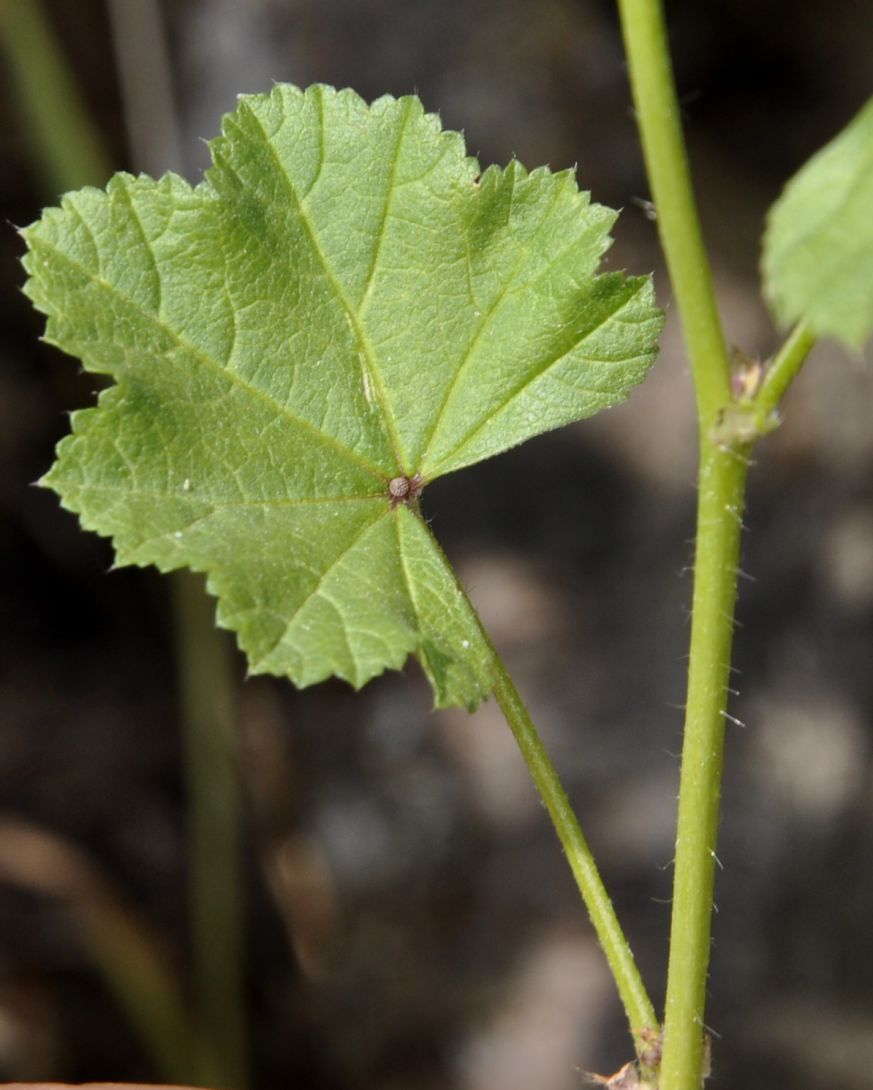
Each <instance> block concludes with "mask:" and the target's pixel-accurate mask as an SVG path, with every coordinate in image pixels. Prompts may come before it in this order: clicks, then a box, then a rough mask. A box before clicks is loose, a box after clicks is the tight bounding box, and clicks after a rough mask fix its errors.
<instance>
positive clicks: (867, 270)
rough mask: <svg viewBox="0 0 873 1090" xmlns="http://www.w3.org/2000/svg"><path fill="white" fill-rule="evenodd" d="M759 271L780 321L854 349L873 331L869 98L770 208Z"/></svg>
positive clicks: (872, 123) (872, 119) (872, 116)
mask: <svg viewBox="0 0 873 1090" xmlns="http://www.w3.org/2000/svg"><path fill="white" fill-rule="evenodd" d="M763 276H764V292H765V294H766V296H767V298H768V300H769V302H770V306H771V308H772V310H773V314H774V315H775V317H776V318H777V320H778V321H779V322H781V323H783V324H785V325H789V324H792V323H794V322H797V321H801V320H803V321H805V322H807V323H808V325H809V326H810V328H811V329H812V330H813V332H814V333H815V334H816V335H817V336H829V337H833V338H834V339H835V340H838V341H840V342H842V343H843V344H844V345H846V346H847V347H848V348H853V349H860V348H861V347H862V346H863V345H864V343H865V342H866V341H867V339H868V338H869V337H870V335H871V333H873V99H871V101H870V102H868V103H867V105H866V106H865V107H864V108H863V109H862V110H861V112H860V113H859V114H858V115H857V116H856V117H855V118H854V120H853V121H851V122H850V124H849V125H848V126H847V127H846V128H845V129H844V130H843V131H842V132H841V133H840V134H839V135H838V136H837V137H836V138H835V139H834V140H832V141H831V142H830V143H829V144H827V145H826V146H825V147H824V148H822V149H821V151H819V152H818V153H817V154H816V155H814V156H813V157H812V158H811V159H810V160H809V162H808V163H806V165H805V166H803V167H802V168H801V169H800V171H798V173H797V174H795V176H794V177H793V178H792V179H791V181H789V182H788V184H787V185H786V187H785V190H784V192H783V194H782V196H781V197H780V198H779V200H778V201H777V202H776V203H775V204H774V205H773V207H772V208H771V210H770V213H769V216H768V222H767V229H766V232H765V235H764V252H763Z"/></svg>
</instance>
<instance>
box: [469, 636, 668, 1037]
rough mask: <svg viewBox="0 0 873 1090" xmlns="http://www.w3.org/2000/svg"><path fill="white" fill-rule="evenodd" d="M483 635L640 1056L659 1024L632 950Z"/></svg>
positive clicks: (504, 705)
mask: <svg viewBox="0 0 873 1090" xmlns="http://www.w3.org/2000/svg"><path fill="white" fill-rule="evenodd" d="M483 633H484V630H483ZM484 635H485V639H486V641H487V642H488V645H489V647H490V648H491V652H492V655H493V670H494V678H495V681H494V696H495V697H496V699H497V702H498V704H499V705H500V709H501V711H502V712H503V714H504V716H505V718H506V722H507V723H508V724H509V727H510V729H511V730H512V733H513V734H514V735H515V740H516V742H517V743H518V746H519V749H520V750H521V753H522V756H523V757H524V760H525V763H526V764H527V767H528V771H529V772H530V775H531V778H532V779H533V782H534V784H535V785H536V789H537V791H538V792H539V793H540V797H541V798H542V800H543V802H544V803H545V806H546V810H547V811H548V813H549V817H550V818H551V819H552V824H553V825H554V827H555V832H556V833H557V834H558V839H559V840H560V841H561V845H562V846H563V848H564V852H565V853H566V856H567V862H568V863H569V864H570V870H571V871H572V872H573V877H574V878H575V879H576V885H577V886H578V887H579V892H580V893H581V894H582V899H583V901H584V902H585V906H586V908H587V909H588V914H589V916H590V917H591V922H592V924H593V925H594V930H595V931H596V933H597V937H598V939H599V940H600V945H601V946H602V947H603V952H604V954H605V955H606V960H607V962H608V963H609V967H610V970H611V971H612V975H613V977H614V979H615V982H616V985H617V986H618V992H619V995H620V997H621V1001H622V1004H623V1006H624V1009H625V1013H626V1014H627V1019H628V1024H629V1026H630V1029H631V1033H632V1035H633V1037H634V1041H635V1044H636V1047H637V1054H638V1055H639V1054H640V1053H641V1052H642V1051H643V1050H644V1048H645V1047H646V1041H645V1039H644V1037H643V1036H642V1035H641V1032H640V1031H641V1030H649V1029H656V1028H657V1026H658V1020H657V1018H656V1016H655V1009H654V1007H653V1006H652V1002H651V1000H650V999H649V997H648V994H647V993H646V989H645V986H644V984H643V981H642V978H641V976H640V972H639V969H638V968H637V966H636V962H635V961H634V957H633V953H632V952H631V948H630V946H629V944H628V941H627V939H626V938H625V936H624V932H623V931H622V929H621V925H620V924H619V922H618V917H617V916H616V914H615V909H614V908H613V905H612V901H611V900H610V898H609V894H608V893H607V892H606V888H605V886H604V885H603V880H602V879H601V877H600V874H599V873H598V870H597V867H596V865H595V863H594V857H593V856H592V854H591V849H590V848H589V847H588V843H587V842H586V840H585V837H584V836H583V834H582V830H581V829H580V827H579V822H578V821H577V819H576V815H575V814H574V813H573V810H572V808H571V806H570V802H569V799H568V798H567V793H566V791H565V790H564V788H563V786H562V785H561V781H560V780H559V778H558V774H557V772H556V771H555V767H554V765H553V764H552V762H551V760H550V759H549V755H548V753H547V752H546V749H545V746H544V745H543V742H542V739H541V738H540V736H539V734H538V733H537V730H536V727H535V726H534V725H533V722H532V720H531V717H530V714H529V713H528V710H527V708H526V707H525V706H524V702H523V701H522V699H521V697H520V696H519V693H518V690H517V689H516V687H515V685H514V684H513V682H512V679H511V678H510V676H509V674H508V673H507V671H506V667H505V666H504V664H503V662H502V660H501V659H500V656H499V655H498V654H497V652H496V651H495V650H494V647H493V645H492V644H491V641H490V640H489V639H488V635H487V633H484Z"/></svg>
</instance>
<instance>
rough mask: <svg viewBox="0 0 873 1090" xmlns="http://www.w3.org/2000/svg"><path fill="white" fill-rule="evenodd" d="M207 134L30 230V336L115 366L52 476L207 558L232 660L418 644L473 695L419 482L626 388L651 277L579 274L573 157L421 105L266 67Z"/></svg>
mask: <svg viewBox="0 0 873 1090" xmlns="http://www.w3.org/2000/svg"><path fill="white" fill-rule="evenodd" d="M212 154H213V161H214V166H213V167H212V169H211V170H210V171H209V172H208V173H207V176H206V179H205V180H204V181H203V182H202V183H201V184H200V185H198V186H197V187H196V188H191V187H190V186H189V185H187V184H186V183H185V182H184V181H182V180H181V179H180V178H177V177H174V176H173V175H167V176H165V177H163V178H162V179H160V180H159V181H153V180H151V179H150V178H146V177H139V178H132V177H130V176H129V175H124V174H121V175H117V176H116V177H115V178H113V180H112V181H111V182H110V183H109V186H108V187H107V190H106V191H105V192H102V191H98V190H95V189H85V190H82V191H81V192H78V193H73V194H70V195H68V196H67V197H65V198H64V200H63V203H62V207H61V208H60V209H53V210H49V211H47V212H46V213H45V214H44V215H43V217H42V219H41V220H40V221H39V222H38V223H37V224H35V225H33V226H32V227H30V228H28V229H27V230H26V231H25V232H24V233H25V237H26V240H27V243H28V246H29V247H30V253H29V255H28V256H27V258H26V259H25V260H26V266H27V269H28V271H29V273H30V275H31V279H30V281H29V283H28V286H27V289H26V290H27V292H28V294H29V295H30V297H31V298H32V299H33V301H34V303H35V304H36V306H37V307H38V308H39V309H40V310H42V311H44V312H45V313H46V314H47V315H48V323H47V333H46V336H47V339H48V340H50V341H52V342H53V343H55V344H57V345H59V346H60V347H61V348H63V349H65V350H66V351H67V352H69V353H71V354H72V355H75V356H79V357H80V358H81V359H82V360H83V362H84V364H85V367H86V368H87V369H88V370H90V371H95V372H100V373H104V374H107V375H111V376H112V377H113V378H114V380H115V385H113V386H111V387H110V388H109V389H107V390H105V391H104V392H103V393H102V394H101V396H100V398H99V401H98V405H97V407H96V408H92V409H87V410H84V411H81V412H78V413H76V414H74V417H73V433H72V435H71V436H68V437H67V438H66V439H65V440H63V441H62V442H61V444H60V446H59V448H58V459H57V462H56V464H55V466H54V467H53V469H52V470H51V471H50V472H49V474H48V475H47V477H46V478H45V482H46V483H47V484H48V485H50V486H51V487H52V488H54V489H55V490H56V491H57V492H58V493H59V494H60V496H61V497H62V501H63V504H64V506H66V507H67V508H69V509H70V510H73V511H75V512H77V513H78V514H79V515H80V517H81V521H82V523H83V525H85V526H86V527H88V528H89V529H93V530H96V531H97V532H98V533H101V534H105V535H107V536H110V537H112V539H113V541H114V544H115V549H116V553H117V556H118V562H119V563H120V564H141V565H145V564H155V565H157V567H159V568H160V569H161V570H164V571H167V570H170V569H173V568H179V567H182V566H187V567H190V568H193V569H195V570H198V571H206V572H208V573H209V587H210V590H211V592H212V593H213V594H215V595H217V597H218V599H219V606H218V620H219V623H220V624H221V625H223V626H225V627H227V628H230V629H233V630H235V631H236V632H237V633H238V634H239V642H240V645H241V646H242V648H243V649H244V650H245V652H246V654H247V655H248V658H249V662H250V665H251V670H252V671H253V672H265V671H266V672H270V673H275V674H285V675H287V676H289V677H290V678H292V679H293V681H294V682H295V683H296V684H298V685H308V684H311V683H313V682H316V681H319V680H321V679H323V678H326V677H328V676H330V675H332V674H335V675H338V676H339V677H342V678H345V679H346V680H348V681H349V682H351V683H352V684H353V685H355V686H360V685H363V684H364V682H366V681H367V680H368V679H370V678H371V677H373V676H374V675H376V674H378V673H380V672H381V671H383V670H384V669H386V668H387V667H394V668H399V667H400V666H401V665H402V664H403V662H404V660H405V659H406V657H407V656H408V655H409V654H410V653H415V654H416V655H417V656H418V657H419V659H420V660H421V662H422V665H423V666H424V669H425V671H426V672H427V674H428V676H429V678H430V681H431V683H432V685H433V688H434V693H435V697H436V702H437V704H438V705H446V704H465V705H468V706H471V707H472V706H474V705H475V704H476V703H477V702H478V701H480V700H481V699H483V698H484V697H485V696H487V695H488V693H489V691H490V689H491V674H490V663H491V658H492V655H491V651H490V647H489V645H488V643H487V640H486V639H485V637H484V636H483V635H482V633H481V631H480V628H479V625H478V622H477V620H476V617H475V615H474V614H473V612H472V609H471V607H470V605H469V602H468V601H467V598H466V596H465V595H464V594H463V592H462V590H461V589H460V587H459V586H458V584H457V581H456V579H455V576H454V573H453V572H452V570H451V568H450V567H449V566H448V563H447V562H446V560H445V558H444V556H443V554H442V552H441V551H440V549H439V546H438V545H437V544H436V542H435V541H434V539H433V538H432V536H431V534H430V531H429V529H428V526H427V524H426V522H425V521H424V520H423V518H422V516H421V513H420V510H419V493H420V491H421V489H422V488H423V487H424V486H425V485H426V484H427V483H429V482H430V481H432V480H434V479H435V478H437V477H439V476H442V475H443V474H446V473H449V472H451V471H453V470H456V469H459V468H460V467H462V466H465V465H469V464H471V463H473V462H476V461H479V460H480V459H482V458H487V457H490V456H491V455H493V454H496V453H498V452H499V451H502V450H505V449H506V448H508V447H511V446H514V445H515V444H516V443H520V442H521V441H522V440H524V439H526V438H528V437H529V436H532V435H536V434H538V433H540V432H543V431H545V430H547V429H549V428H554V427H557V426H559V425H561V424H565V423H567V422H569V421H572V420H577V419H579V418H580V417H583V416H588V415H590V414H591V413H594V412H596V411H597V410H599V409H602V408H604V407H606V406H608V405H612V404H615V403H616V402H618V401H620V400H621V399H622V398H623V397H625V396H626V394H627V393H628V390H629V388H630V387H631V386H632V385H633V384H634V383H637V382H639V381H640V380H641V379H642V378H643V376H644V374H645V372H646V369H647V368H648V366H649V365H650V364H651V362H652V360H653V357H654V352H655V339H656V337H657V334H658V332H659V330H660V326H661V315H660V312H659V311H657V310H656V309H655V307H654V305H653V300H652V288H651V283H650V281H649V278H647V277H641V278H626V277H624V276H622V275H620V274H615V273H613V274H610V275H605V276H600V277H596V276H595V271H596V269H597V266H598V264H599V261H600V258H601V256H602V254H603V252H604V250H605V249H606V247H607V246H608V244H609V239H608V236H607V232H608V229H609V227H610V225H611V224H612V222H613V220H614V218H615V216H614V213H612V212H610V211H608V210H606V209H604V208H601V207H599V206H597V205H592V204H590V203H589V199H588V195H587V194H584V193H580V192H579V191H578V190H577V188H576V185H575V182H574V179H573V177H572V175H571V174H570V173H569V172H564V173H559V174H552V173H550V172H549V171H548V170H545V169H541V170H537V171H534V172H533V173H532V174H528V173H527V172H526V171H525V170H524V169H523V168H522V167H521V166H520V165H519V164H518V163H515V162H513V163H510V164H509V166H508V167H507V168H506V169H505V170H499V169H497V168H495V167H491V168H489V169H488V170H486V171H485V173H484V174H482V175H481V177H480V175H479V167H478V165H477V163H476V161H475V160H474V159H471V158H469V157H467V155H466V153H465V150H464V145H463V140H462V138H461V136H460V135H459V134H457V133H451V132H442V131H441V129H440V124H439V120H438V119H437V118H436V117H435V116H434V115H432V114H425V113H424V111H423V109H422V107H421V104H420V103H419V101H418V100H417V99H416V98H404V99H400V100H395V99H392V98H382V99H379V100H378V101H377V102H375V103H373V104H372V105H371V106H367V104H366V103H365V102H363V101H362V100H361V99H360V98H359V97H358V96H357V95H356V94H354V93H353V92H350V91H341V92H336V91H334V90H332V89H331V88H327V87H321V86H318V87H312V88H310V89H309V90H308V91H306V92H305V93H304V92H302V91H300V90H298V89H296V88H294V87H289V86H277V87H276V88H275V89H274V90H273V91H272V93H271V94H269V95H255V96H251V97H245V98H242V99H241V100H240V103H239V107H238V108H237V110H236V111H235V112H234V113H233V114H231V115H229V116H228V117H226V118H225V120H224V126H223V135H222V136H221V137H220V138H218V139H217V140H215V141H214V142H213V143H212ZM392 482H394V484H392ZM404 492H405V495H398V494H397V493H404Z"/></svg>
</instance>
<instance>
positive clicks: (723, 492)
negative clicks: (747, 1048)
mask: <svg viewBox="0 0 873 1090" xmlns="http://www.w3.org/2000/svg"><path fill="white" fill-rule="evenodd" d="M747 472H748V459H747V458H746V457H745V456H744V454H743V453H742V452H735V451H733V450H730V449H728V448H719V447H717V446H715V445H714V444H711V443H706V444H704V447H703V449H702V452H701V458H700V476H699V486H700V494H699V499H698V512H697V542H696V549H695V566H694V596H693V600H692V619H691V649H690V655H689V668H688V698H687V704H686V710H685V729H684V735H683V746H682V771H681V777H680V785H679V816H678V822H677V829H676V855H675V873H674V879H673V914H672V921H671V929H670V961H669V969H668V972H667V997H666V1005H665V1013H664V1052H663V1059H662V1064H661V1083H660V1085H661V1086H662V1087H663V1088H664V1090H699V1088H700V1085H701V1068H702V1061H703V1017H704V1008H705V1004H706V978H707V971H708V966H709V950H710V927H711V916H712V905H713V898H714V888H715V865H716V854H715V849H716V839H717V833H718V812H719V802H720V798H721V777H722V766H723V751H724V731H725V713H726V702H727V689H728V680H729V673H730V661H731V645H732V642H733V617H734V606H735V603H736V594H737V567H738V564H739V552H740V534H741V529H742V509H743V496H744V493H745V486H746V476H747Z"/></svg>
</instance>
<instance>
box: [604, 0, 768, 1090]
mask: <svg viewBox="0 0 873 1090" xmlns="http://www.w3.org/2000/svg"><path fill="white" fill-rule="evenodd" d="M619 9H620V12H621V20H622V30H623V34H624V38H625V46H626V49H627V55H628V61H629V66H630V77H631V86H632V89H633V96H634V104H635V106H636V111H637V120H638V123H639V127H640V133H641V137H642V144H643V151H644V154H645V160H646V169H647V171H648V175H649V182H650V185H651V188H652V196H653V198H654V202H655V208H656V210H657V214H658V227H659V232H660V236H661V244H662V246H663V248H664V253H665V256H666V259H667V266H668V269H669V271H670V279H671V282H672V285H673V291H674V294H675V297H676V303H677V306H678V309H679V315H680V318H681V321H682V327H683V332H684V334H685V340H686V344H687V347H688V354H689V359H690V363H691V371H692V375H693V377H694V387H695V393H696V397H697V411H698V424H699V430H700V468H699V481H698V486H699V495H698V518H697V543H696V551H695V574H694V595H693V604H692V622H691V649H690V657H689V670H688V696H687V703H686V714H685V728H684V742H683V749H682V769H681V774H680V785H679V815H678V822H677V832H676V857H675V873H674V892H673V914H672V922H671V931H670V960H669V968H668V973H667V997H666V1005H665V1018H664V1044H663V1058H662V1064H661V1075H660V1086H661V1087H662V1088H663V1090H699V1088H700V1085H701V1081H702V1074H701V1072H702V1066H703V1048H704V1041H703V1019H704V1010H705V1003H706V979H707V972H708V967H709V951H710V929H711V917H712V905H713V895H714V882H715V860H716V856H715V849H716V837H717V829H718V811H719V801H720V796H721V776H722V764H723V750H724V724H725V718H724V717H725V713H726V704H727V688H728V676H729V671H730V655H731V644H732V637H733V619H734V608H735V604H736V579H737V575H736V572H737V564H738V561H739V548H740V533H741V520H742V510H743V503H744V494H745V484H746V475H747V471H748V459H747V457H746V450H745V448H744V447H742V446H740V445H739V444H737V445H736V446H734V447H733V448H732V447H731V446H724V445H720V444H719V442H718V441H717V439H716V436H715V434H714V429H715V426H716V425H717V424H718V423H719V422H720V420H721V419H722V416H723V414H724V412H725V410H726V409H727V408H728V407H729V406H730V404H731V389H730V366H729V362H728V359H727V353H726V349H725V341H724V334H723V332H722V328H721V322H720V319H719V316H718V310H717V308H716V303H715V295H714V291H713V285H712V274H711V271H710V267H709V262H708V260H707V256H706V251H705V249H704V245H703V235H702V231H701V228H700V223H699V220H698V216H697V208H696V205H695V201H694V194H693V192H692V187H691V177H690V173H689V168H688V160H687V156H686V152H685V145H684V140H683V136H682V128H681V124H680V116H679V104H678V101H677V97H676V90H675V86H674V83H673V76H672V70H671V63H670V54H669V48H668V44H667V32H666V27H665V24H664V17H663V11H662V7H661V4H660V3H659V2H658V0H619Z"/></svg>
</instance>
